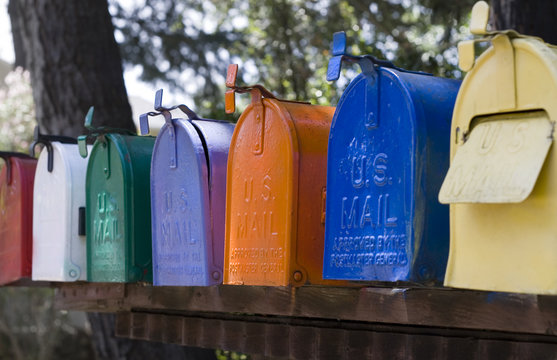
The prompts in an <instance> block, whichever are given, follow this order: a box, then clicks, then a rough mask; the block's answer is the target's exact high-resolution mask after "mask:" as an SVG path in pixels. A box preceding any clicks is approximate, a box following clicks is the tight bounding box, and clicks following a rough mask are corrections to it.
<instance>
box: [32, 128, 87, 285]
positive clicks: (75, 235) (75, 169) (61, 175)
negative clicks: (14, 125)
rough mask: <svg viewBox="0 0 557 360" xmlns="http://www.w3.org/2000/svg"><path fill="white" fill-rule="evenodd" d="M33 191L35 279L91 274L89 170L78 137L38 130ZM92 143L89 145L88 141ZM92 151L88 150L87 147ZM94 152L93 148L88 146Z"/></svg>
mask: <svg viewBox="0 0 557 360" xmlns="http://www.w3.org/2000/svg"><path fill="white" fill-rule="evenodd" d="M39 143H41V144H43V145H44V149H43V151H42V152H41V155H40V156H39V161H38V163H37V170H36V172H35V185H34V191H33V271H32V279H33V280H48V281H77V280H86V279H87V256H86V241H85V174H86V173H87V161H88V159H87V158H86V159H84V158H82V157H81V156H80V155H79V151H78V147H77V143H76V140H75V139H72V138H66V137H59V136H45V135H40V134H39V133H38V130H37V129H36V130H35V143H34V144H33V145H32V149H31V152H32V153H33V152H34V147H35V145H37V144H39ZM89 147H91V146H89ZM89 150H90V149H89ZM89 153H90V151H89Z"/></svg>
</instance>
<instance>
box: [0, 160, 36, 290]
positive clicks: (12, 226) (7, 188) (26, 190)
mask: <svg viewBox="0 0 557 360" xmlns="http://www.w3.org/2000/svg"><path fill="white" fill-rule="evenodd" d="M0 157H1V158H2V159H4V162H5V165H4V166H3V167H2V171H1V172H0V285H3V284H7V283H10V282H13V281H16V280H19V279H20V278H23V277H31V264H32V262H31V260H32V254H33V238H32V236H33V182H34V179H35V167H36V166H37V160H36V159H35V158H32V157H30V156H27V155H25V154H22V153H12V152H0Z"/></svg>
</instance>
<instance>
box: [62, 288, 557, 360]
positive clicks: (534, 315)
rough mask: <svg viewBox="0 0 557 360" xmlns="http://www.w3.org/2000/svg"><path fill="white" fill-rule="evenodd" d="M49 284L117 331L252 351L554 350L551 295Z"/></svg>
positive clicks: (556, 309)
mask: <svg viewBox="0 0 557 360" xmlns="http://www.w3.org/2000/svg"><path fill="white" fill-rule="evenodd" d="M54 286H55V287H56V304H57V307H58V308H60V309H67V310H84V311H105V312H117V313H118V317H117V333H118V335H120V336H125V337H131V338H138V339H146V340H152V341H163V342H169V343H177V344H183V345H190V346H202V347H212V348H224V349H229V350H235V351H242V352H246V353H251V354H259V355H260V356H272V357H286V358H293V359H310V358H315V359H318V358H326V357H328V355H327V356H326V357H324V356H325V355H326V354H337V353H338V354H340V355H338V356H337V357H332V358H337V359H340V358H371V357H372V356H381V357H382V358H389V359H393V358H401V359H410V358H416V359H418V358H419V359H422V358H423V359H433V358H439V359H447V358H451V359H453V358H462V359H464V358H466V359H474V358H478V359H486V358H492V357H494V356H495V358H497V359H499V358H517V359H518V358H521V359H522V358H528V357H537V358H550V357H551V358H553V357H555V355H554V354H557V296H539V295H525V294H509V293H494V292H482V291H469V290H456V289H430V288H382V287H346V288H341V287H318V286H307V287H300V288H290V287H262V286H227V285H222V286H213V287H154V286H151V285H146V284H107V283H57V284H54ZM308 349H309V350H308ZM497 349H499V350H497ZM501 349H503V350H504V351H503V350H501ZM509 349H510V350H513V351H511V352H508V351H509ZM501 351H503V352H502V353H501ZM357 353H359V354H360V356H359V357H358V356H356V354H357ZM319 354H321V355H319ZM347 354H348V355H350V354H351V355H352V356H348V355H347ZM361 354H366V355H365V356H363V355H361ZM397 354H398V355H397ZM420 354H421V355H420ZM432 354H434V356H431V355H432ZM496 354H499V355H498V356H496ZM505 354H508V356H507V355H505ZM403 355H404V356H403ZM519 355H520V356H519ZM534 355H535V356H534ZM345 356H347V357H345Z"/></svg>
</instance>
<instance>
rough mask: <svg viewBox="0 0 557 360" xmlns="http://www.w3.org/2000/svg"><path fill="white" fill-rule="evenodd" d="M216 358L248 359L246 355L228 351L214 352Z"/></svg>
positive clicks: (226, 359)
mask: <svg viewBox="0 0 557 360" xmlns="http://www.w3.org/2000/svg"><path fill="white" fill-rule="evenodd" d="M216 356H217V359H218V360H249V358H250V357H249V356H248V355H246V354H240V353H237V352H234V351H228V350H216Z"/></svg>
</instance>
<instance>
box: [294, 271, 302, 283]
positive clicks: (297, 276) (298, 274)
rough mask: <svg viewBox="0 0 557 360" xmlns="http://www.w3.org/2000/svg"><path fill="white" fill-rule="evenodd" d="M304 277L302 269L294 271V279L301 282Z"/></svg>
mask: <svg viewBox="0 0 557 360" xmlns="http://www.w3.org/2000/svg"><path fill="white" fill-rule="evenodd" d="M303 278H304V275H302V272H301V271H294V281H296V282H300V281H302V279H303Z"/></svg>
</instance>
